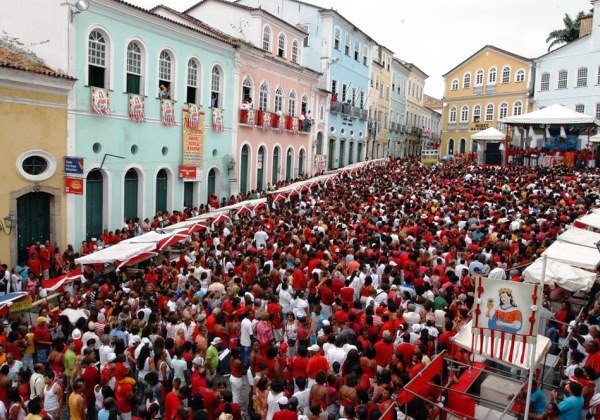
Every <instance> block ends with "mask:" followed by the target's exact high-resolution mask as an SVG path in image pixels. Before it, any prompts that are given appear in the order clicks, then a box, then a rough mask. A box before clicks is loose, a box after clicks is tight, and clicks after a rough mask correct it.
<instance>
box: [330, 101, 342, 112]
mask: <svg viewBox="0 0 600 420" xmlns="http://www.w3.org/2000/svg"><path fill="white" fill-rule="evenodd" d="M329 110H330V111H331V112H332V113H334V114H339V113H340V112H342V103H341V102H338V101H331V104H330V106H329Z"/></svg>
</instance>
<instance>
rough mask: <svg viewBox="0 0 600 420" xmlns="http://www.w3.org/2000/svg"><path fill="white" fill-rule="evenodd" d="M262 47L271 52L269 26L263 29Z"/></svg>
mask: <svg viewBox="0 0 600 420" xmlns="http://www.w3.org/2000/svg"><path fill="white" fill-rule="evenodd" d="M262 49H263V50H265V51H269V52H271V28H269V27H268V26H265V28H264V29H263V39H262Z"/></svg>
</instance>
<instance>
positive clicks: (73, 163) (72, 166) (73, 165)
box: [65, 156, 83, 175]
mask: <svg viewBox="0 0 600 420" xmlns="http://www.w3.org/2000/svg"><path fill="white" fill-rule="evenodd" d="M65 173H66V174H74V175H83V158H80V157H74V156H65Z"/></svg>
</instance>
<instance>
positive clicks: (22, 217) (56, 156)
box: [0, 45, 78, 268]
mask: <svg viewBox="0 0 600 420" xmlns="http://www.w3.org/2000/svg"><path fill="white" fill-rule="evenodd" d="M74 83H75V79H73V78H71V77H69V76H66V75H63V74H61V73H58V72H55V71H53V70H52V69H50V68H48V67H46V66H45V65H44V64H43V63H41V62H39V61H38V60H37V58H36V57H34V56H32V55H31V54H29V53H26V52H23V51H17V50H15V49H14V48H13V47H11V46H10V45H0V126H1V127H2V130H0V143H1V144H2V146H3V151H2V162H3V165H2V169H1V170H0V173H1V174H2V177H1V179H2V183H1V185H0V223H1V226H0V227H1V229H0V261H1V262H2V263H3V264H7V265H8V266H9V268H12V267H14V266H15V264H16V263H17V262H19V263H21V262H23V261H26V259H27V247H28V246H29V245H30V244H31V243H33V242H36V241H40V242H42V243H43V242H44V241H46V240H49V241H50V243H51V244H52V245H53V246H54V247H56V246H59V247H61V248H62V247H64V246H65V245H66V244H65V230H66V211H65V194H64V191H65V179H64V174H63V168H64V166H63V161H64V157H65V156H66V155H67V143H66V141H67V104H68V95H69V92H70V90H71V88H72V87H73V84H74ZM77 248H78V247H76V249H77Z"/></svg>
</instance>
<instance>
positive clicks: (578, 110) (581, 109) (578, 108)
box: [575, 104, 585, 114]
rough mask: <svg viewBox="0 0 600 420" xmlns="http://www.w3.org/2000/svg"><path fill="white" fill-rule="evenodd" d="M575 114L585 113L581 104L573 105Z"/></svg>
mask: <svg viewBox="0 0 600 420" xmlns="http://www.w3.org/2000/svg"><path fill="white" fill-rule="evenodd" d="M575 112H579V113H581V114H583V113H585V105H583V104H577V105H575Z"/></svg>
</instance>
